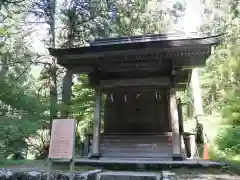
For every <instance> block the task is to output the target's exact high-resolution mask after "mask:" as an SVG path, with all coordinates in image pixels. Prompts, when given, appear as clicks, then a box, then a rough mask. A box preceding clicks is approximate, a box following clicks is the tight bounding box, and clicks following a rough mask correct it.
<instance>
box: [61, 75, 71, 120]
mask: <svg viewBox="0 0 240 180" xmlns="http://www.w3.org/2000/svg"><path fill="white" fill-rule="evenodd" d="M72 76H73V74H72V72H71V71H70V70H67V71H66V74H65V76H64V78H63V89H62V104H63V109H62V110H61V117H62V118H69V114H70V111H69V110H70V109H69V108H70V107H69V106H70V103H71V96H72V84H73V82H72Z"/></svg>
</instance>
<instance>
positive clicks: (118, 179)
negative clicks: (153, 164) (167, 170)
mask: <svg viewBox="0 0 240 180" xmlns="http://www.w3.org/2000/svg"><path fill="white" fill-rule="evenodd" d="M161 178H162V174H161V172H159V173H152V172H131V171H107V172H102V173H99V174H97V178H96V180H161Z"/></svg>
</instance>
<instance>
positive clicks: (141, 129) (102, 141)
mask: <svg viewBox="0 0 240 180" xmlns="http://www.w3.org/2000/svg"><path fill="white" fill-rule="evenodd" d="M219 42H220V36H210V37H196V36H194V35H191V36H190V35H189V36H187V35H184V34H182V35H181V34H180V35H175V34H160V35H146V36H133V37H122V38H110V39H100V40H96V41H94V42H93V43H91V44H90V46H87V47H80V48H69V49H50V53H51V55H53V56H55V57H56V58H57V60H58V64H60V65H62V66H64V67H65V68H67V69H68V71H69V72H71V73H76V74H81V73H84V74H86V73H87V74H88V76H89V85H90V86H91V87H92V88H94V89H95V94H96V108H95V115H94V128H93V135H92V141H91V145H90V146H89V147H90V150H89V153H88V154H85V156H86V157H90V158H115V159H123V158H135V159H136V158H149V159H151V158H152V159H164V160H172V159H173V160H182V159H185V158H186V152H185V150H184V149H185V145H184V141H183V140H182V139H183V138H182V136H183V134H184V129H183V123H182V117H181V113H182V112H181V111H182V110H181V101H180V99H176V91H178V90H184V89H185V88H186V87H187V85H188V84H189V82H190V78H191V71H192V69H193V68H196V67H202V66H204V65H205V63H206V59H207V58H208V57H209V56H210V54H211V47H212V46H214V45H216V44H218V43H219ZM67 84H68V86H69V87H70V86H71V85H70V84H71V83H65V84H64V85H65V86H66V85H67ZM69 87H68V88H69ZM64 88H67V87H64ZM103 93H104V94H105V95H106V96H105V97H106V98H105V99H104V100H102V94H103ZM102 101H103V102H104V103H102V104H101V102H102ZM101 105H104V107H103V108H101ZM101 109H104V110H103V111H104V113H103V114H104V116H103V123H101ZM101 124H104V125H103V126H104V127H100V126H101ZM101 129H102V132H101Z"/></svg>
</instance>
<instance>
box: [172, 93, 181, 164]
mask: <svg viewBox="0 0 240 180" xmlns="http://www.w3.org/2000/svg"><path fill="white" fill-rule="evenodd" d="M170 118H171V127H172V148H173V159H174V160H181V159H182V156H181V137H180V131H179V118H178V108H177V99H176V91H175V90H171V91H170Z"/></svg>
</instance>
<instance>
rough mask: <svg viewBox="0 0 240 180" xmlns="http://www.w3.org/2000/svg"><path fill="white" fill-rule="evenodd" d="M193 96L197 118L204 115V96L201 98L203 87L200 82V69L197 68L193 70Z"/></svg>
mask: <svg viewBox="0 0 240 180" xmlns="http://www.w3.org/2000/svg"><path fill="white" fill-rule="evenodd" d="M191 85H192V96H193V101H194V103H193V104H194V110H195V115H196V116H201V115H203V105H202V96H201V87H200V82H199V69H198V68H195V69H193V70H192V78H191Z"/></svg>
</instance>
